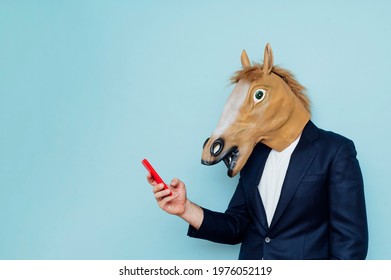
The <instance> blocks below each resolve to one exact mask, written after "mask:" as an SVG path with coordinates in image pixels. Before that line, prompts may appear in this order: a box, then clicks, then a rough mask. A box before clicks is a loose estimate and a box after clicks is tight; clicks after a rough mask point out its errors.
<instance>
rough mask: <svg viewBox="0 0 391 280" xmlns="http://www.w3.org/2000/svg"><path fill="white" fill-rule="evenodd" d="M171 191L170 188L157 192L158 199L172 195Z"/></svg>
mask: <svg viewBox="0 0 391 280" xmlns="http://www.w3.org/2000/svg"><path fill="white" fill-rule="evenodd" d="M170 193H171V191H170V190H162V191H159V192H156V193H155V198H156V200H161V199H163V198H164V197H166V196H170Z"/></svg>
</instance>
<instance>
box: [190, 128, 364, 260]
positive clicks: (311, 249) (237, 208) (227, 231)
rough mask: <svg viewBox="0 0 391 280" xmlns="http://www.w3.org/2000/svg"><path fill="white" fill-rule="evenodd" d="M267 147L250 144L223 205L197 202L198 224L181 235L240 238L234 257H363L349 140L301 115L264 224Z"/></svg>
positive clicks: (357, 181) (359, 193) (357, 177)
mask: <svg viewBox="0 0 391 280" xmlns="http://www.w3.org/2000/svg"><path fill="white" fill-rule="evenodd" d="M269 152H270V148H269V147H267V146H265V145H263V144H258V145H256V147H255V148H254V150H253V152H252V154H251V156H250V157H249V159H248V160H247V163H246V165H245V166H244V167H243V169H242V171H241V172H240V179H239V183H238V186H237V188H236V191H235V193H234V195H233V197H232V199H231V202H230V203H229V206H228V209H227V210H226V212H225V213H219V212H214V211H211V210H208V209H205V208H204V220H203V223H202V225H201V227H200V229H199V230H198V231H197V230H196V229H195V228H193V227H191V226H190V227H189V231H188V235H189V236H191V237H196V238H202V239H207V240H210V241H214V242H219V243H226V244H238V243H242V244H241V248H240V254H239V259H365V257H366V255H367V249H368V228H367V217H366V209H365V199H364V189H363V179H362V175H361V170H360V167H359V164H358V161H357V159H356V150H355V147H354V144H353V142H352V141H351V140H349V139H347V138H345V137H343V136H341V135H338V134H335V133H333V132H329V131H324V130H321V129H319V128H317V127H316V126H315V125H314V124H313V123H312V122H311V121H309V122H308V123H307V125H306V127H305V128H304V130H303V133H302V135H301V138H300V141H299V143H298V145H297V147H296V149H295V150H294V152H293V154H292V156H291V160H290V163H289V167H288V170H287V173H286V176H285V180H284V183H283V187H282V190H281V196H280V199H279V202H278V205H277V208H276V211H275V213H274V217H273V219H272V222H271V224H270V227H269V226H268V224H267V220H266V214H265V210H264V207H263V203H262V200H261V197H260V194H259V191H258V184H259V181H260V178H261V176H262V172H263V168H264V166H265V163H266V159H267V157H268V155H269Z"/></svg>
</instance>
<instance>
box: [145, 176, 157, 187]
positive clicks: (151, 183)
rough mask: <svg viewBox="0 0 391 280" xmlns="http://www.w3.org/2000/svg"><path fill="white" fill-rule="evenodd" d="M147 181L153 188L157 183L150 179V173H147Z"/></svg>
mask: <svg viewBox="0 0 391 280" xmlns="http://www.w3.org/2000/svg"><path fill="white" fill-rule="evenodd" d="M147 181H148V183H149V184H150V185H152V186H155V185H156V184H157V183H156V181H155V179H154V178H153V177H152V175H151V173H148V175H147Z"/></svg>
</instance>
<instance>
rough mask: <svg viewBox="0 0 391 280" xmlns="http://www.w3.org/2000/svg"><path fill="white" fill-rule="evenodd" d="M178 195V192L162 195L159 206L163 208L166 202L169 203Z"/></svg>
mask: <svg viewBox="0 0 391 280" xmlns="http://www.w3.org/2000/svg"><path fill="white" fill-rule="evenodd" d="M177 197H178V194H173V195H168V196H165V197H163V198H162V199H161V200H160V201H159V202H158V204H159V207H161V208H164V207H165V206H166V205H167V204H168V203H170V202H171V201H172V200H174V199H176V198H177Z"/></svg>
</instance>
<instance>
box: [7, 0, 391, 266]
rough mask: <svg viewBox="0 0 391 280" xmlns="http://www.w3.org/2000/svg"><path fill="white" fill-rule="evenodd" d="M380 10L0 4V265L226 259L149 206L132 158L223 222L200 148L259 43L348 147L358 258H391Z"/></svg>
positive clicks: (379, 4)
mask: <svg viewBox="0 0 391 280" xmlns="http://www.w3.org/2000/svg"><path fill="white" fill-rule="evenodd" d="M316 2H318V3H316ZM388 3H390V2H389V1H386V0H385V1H375V0H370V1H357V0H356V1H298V0H296V1H259V0H258V1H49V0H48V1H5V0H1V2H0V133H1V135H0V258H1V259H236V258H237V256H238V251H239V246H228V245H220V244H214V243H210V242H207V241H202V240H195V239H191V238H188V237H187V236H186V232H187V225H186V223H185V222H183V221H182V220H180V219H178V218H177V217H174V216H170V215H167V214H165V213H164V212H162V211H161V210H160V209H159V208H158V207H157V205H156V203H155V200H154V198H153V196H152V193H151V189H150V187H149V185H148V184H147V183H146V181H145V175H146V171H145V170H144V168H143V167H142V165H141V163H140V161H141V160H142V159H143V158H144V157H147V158H149V159H150V161H151V162H152V163H153V165H155V167H156V169H157V170H158V172H159V173H160V174H161V176H162V177H163V178H164V179H165V180H166V181H168V182H169V181H170V180H171V178H173V177H179V178H181V179H182V180H183V181H185V182H186V184H187V186H188V195H189V197H190V198H191V199H192V200H193V201H195V202H197V203H198V204H200V205H202V206H204V207H207V208H210V209H213V210H218V211H224V210H225V208H226V206H227V204H228V202H229V199H230V197H231V195H232V193H233V191H234V189H235V186H236V182H237V178H234V179H230V178H228V177H227V176H226V174H225V173H226V168H225V167H224V166H223V164H219V165H217V166H214V167H205V166H202V165H201V164H200V157H201V150H202V149H201V147H202V144H203V141H204V140H205V138H206V137H208V136H209V135H210V134H211V132H212V131H213V129H214V127H215V125H216V124H217V121H218V118H219V115H220V113H221V111H222V108H223V105H224V103H225V100H226V98H227V96H228V94H229V93H230V91H231V89H232V87H230V86H229V83H228V80H229V77H230V75H231V74H232V73H233V72H234V71H236V70H238V69H239V67H240V53H241V51H242V49H246V50H247V52H248V54H249V56H250V60H251V61H256V62H260V61H261V60H262V58H263V48H264V45H265V44H266V43H267V42H270V43H271V45H272V48H273V51H274V55H275V63H276V64H278V65H280V66H282V67H285V68H287V69H289V70H291V71H293V72H294V73H295V74H296V76H297V78H298V80H299V81H300V82H301V83H303V84H304V85H305V86H306V87H307V88H308V92H309V95H310V98H311V100H312V103H313V120H314V122H315V123H316V124H317V125H318V126H319V127H322V128H324V129H327V130H333V131H335V132H339V133H341V134H343V135H345V136H347V137H349V138H351V139H353V140H354V142H355V144H356V148H357V151H358V158H359V160H360V163H361V167H362V171H363V174H364V180H365V192H366V199H367V211H368V219H369V230H370V247H369V254H368V258H369V259H391V242H390V240H389V239H390V236H391V219H390V216H389V215H390V213H391V202H390V195H391V180H390V174H391V164H390V158H391V154H390V144H389V142H390V140H389V139H390V137H391V133H390V124H389V122H390V120H391V109H390V102H391V98H390V96H391V93H390V89H389V83H390V74H391V73H390V65H391V58H390V57H391V56H390V50H391V32H390V31H391V30H390V28H391V20H390V16H389V11H390V10H391V6H390V4H388Z"/></svg>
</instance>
